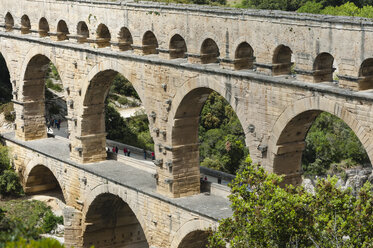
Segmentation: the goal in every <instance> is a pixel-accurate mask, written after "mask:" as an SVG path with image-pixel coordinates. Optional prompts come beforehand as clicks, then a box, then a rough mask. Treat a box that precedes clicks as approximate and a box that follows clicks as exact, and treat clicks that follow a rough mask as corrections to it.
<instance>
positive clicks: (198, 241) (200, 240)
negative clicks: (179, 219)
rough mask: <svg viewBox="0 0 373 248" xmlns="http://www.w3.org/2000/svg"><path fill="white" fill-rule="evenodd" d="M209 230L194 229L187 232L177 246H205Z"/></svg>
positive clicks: (193, 247)
mask: <svg viewBox="0 0 373 248" xmlns="http://www.w3.org/2000/svg"><path fill="white" fill-rule="evenodd" d="M208 237H209V232H208V231H206V230H196V231H193V232H190V233H188V234H187V235H186V236H185V237H184V238H183V239H182V241H181V243H180V244H179V246H178V248H201V247H207V244H208Z"/></svg>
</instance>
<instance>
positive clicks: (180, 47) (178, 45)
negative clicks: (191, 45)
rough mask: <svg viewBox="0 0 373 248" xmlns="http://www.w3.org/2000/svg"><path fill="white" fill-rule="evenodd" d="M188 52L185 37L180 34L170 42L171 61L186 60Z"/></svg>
mask: <svg viewBox="0 0 373 248" xmlns="http://www.w3.org/2000/svg"><path fill="white" fill-rule="evenodd" d="M186 52H187V47H186V43H185V40H184V38H183V37H181V36H180V35H178V34H175V35H174V36H172V38H171V40H170V59H176V58H185V55H186Z"/></svg>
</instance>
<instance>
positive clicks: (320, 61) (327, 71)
mask: <svg viewBox="0 0 373 248" xmlns="http://www.w3.org/2000/svg"><path fill="white" fill-rule="evenodd" d="M333 62H334V58H333V56H332V55H330V54H329V53H320V54H319V55H317V57H316V59H315V61H314V63H313V79H314V82H315V83H319V82H332V81H333V72H334V71H335V68H333Z"/></svg>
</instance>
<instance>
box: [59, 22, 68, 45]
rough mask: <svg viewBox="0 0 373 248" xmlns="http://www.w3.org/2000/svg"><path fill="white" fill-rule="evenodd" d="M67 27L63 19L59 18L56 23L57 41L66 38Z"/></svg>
mask: <svg viewBox="0 0 373 248" xmlns="http://www.w3.org/2000/svg"><path fill="white" fill-rule="evenodd" d="M68 34H69V28H68V27H67V24H66V22H65V21H64V20H60V21H59V22H58V24H57V39H58V40H59V41H62V40H68V39H69V38H68V36H67V35H68Z"/></svg>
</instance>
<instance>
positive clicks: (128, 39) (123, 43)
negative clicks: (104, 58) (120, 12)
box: [118, 27, 133, 51]
mask: <svg viewBox="0 0 373 248" xmlns="http://www.w3.org/2000/svg"><path fill="white" fill-rule="evenodd" d="M118 42H119V44H118V46H119V50H120V51H128V50H132V44H133V39H132V35H131V32H130V31H129V30H128V28H126V27H122V28H121V29H120V32H119V36H118Z"/></svg>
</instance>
